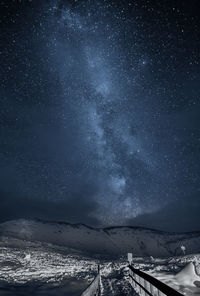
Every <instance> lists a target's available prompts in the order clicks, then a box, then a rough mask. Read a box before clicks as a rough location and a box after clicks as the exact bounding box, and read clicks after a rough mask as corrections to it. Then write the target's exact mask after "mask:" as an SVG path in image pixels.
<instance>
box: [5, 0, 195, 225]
mask: <svg viewBox="0 0 200 296" xmlns="http://www.w3.org/2000/svg"><path fill="white" fill-rule="evenodd" d="M3 2H4V1H3ZM3 2H2V7H3V8H4V10H3V12H2V15H3V25H4V27H3V30H2V32H3V35H2V36H3V44H4V48H3V49H2V50H1V59H2V60H1V61H2V62H1V64H2V71H1V72H2V73H1V75H2V76H1V77H2V80H1V95H2V102H1V106H2V108H1V137H2V141H1V155H0V159H1V163H2V168H1V171H0V175H1V180H2V184H1V195H2V201H3V206H4V209H5V211H4V214H2V217H1V220H7V219H14V218H19V217H26V218H42V219H49V220H52V219H56V220H64V221H69V222H85V223H89V224H95V225H99V224H103V225H111V224H125V223H129V224H134V223H136V222H137V221H139V222H138V223H140V224H142V225H145V226H149V225H148V223H149V222H145V221H146V217H149V216H148V215H154V213H155V216H156V213H162V209H164V211H169V207H170V205H172V206H174V207H175V208H176V209H178V211H179V209H180V213H179V212H178V213H177V216H178V217H179V215H180V217H182V216H184V213H185V209H186V208H187V207H188V206H189V207H190V210H191V216H192V215H194V216H195V215H196V212H195V211H196V210H195V209H197V208H199V207H200V204H199V201H198V200H199V199H198V194H199V143H200V133H199V127H200V122H199V119H198V118H199V117H198V116H199V87H198V84H199V80H200V71H199V45H200V42H199V23H198V18H197V14H196V10H195V6H192V5H189V4H187V3H184V1H180V2H177V3H175V4H176V5H175V4H174V5H173V4H172V3H170V2H168V1H164V2H163V3H160V1H155V3H154V4H152V3H151V1H119V2H118V1H108V0H105V1H50V2H47V1H44V2H42V3H39V1H38V2H37V1H35V2H34V1H30V2H18V1H16V2H15V1H14V2H13V3H12V4H11V5H10V6H9V5H6V2H5V3H3ZM185 2H186V1H185ZM194 2H195V1H194ZM11 185H12V186H11ZM15 207H16V208H15ZM182 208H184V211H183V210H182ZM165 209H166V210H165ZM159 211H161V212H159ZM183 212H184V213H183ZM152 213H153V214H152ZM159 215H161V216H162V214H159ZM138 217H139V219H140V217H143V218H141V219H140V220H137V219H138ZM150 217H151V216H150ZM167 217H170V214H169V215H168V216H167ZM195 217H196V216H195ZM167 219H168V218H167ZM192 219H193V218H191V221H192V222H187V223H188V224H191V225H192V226H191V227H194V225H195V223H196V220H195V219H196V218H194V220H192ZM150 220H151V218H150ZM147 221H148V220H147ZM158 221H160V220H158ZM145 223H146V224H145ZM158 223H159V222H158ZM150 226H151V225H150ZM153 226H155V225H153ZM159 227H161V228H162V225H160V226H159ZM163 228H169V229H170V230H171V228H172V227H170V226H166V225H164V224H163Z"/></svg>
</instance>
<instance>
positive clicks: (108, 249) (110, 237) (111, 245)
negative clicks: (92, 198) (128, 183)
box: [0, 219, 200, 257]
mask: <svg viewBox="0 0 200 296" xmlns="http://www.w3.org/2000/svg"><path fill="white" fill-rule="evenodd" d="M0 235H1V236H4V237H15V238H18V239H22V240H27V241H34V242H36V241H40V242H45V243H51V244H54V245H60V246H65V247H68V248H72V249H75V250H79V251H83V252H89V253H90V254H92V253H94V254H110V255H111V254H113V255H122V254H123V255H124V254H125V253H127V252H132V253H133V254H134V256H161V257H162V256H171V255H179V254H182V250H181V246H184V247H185V252H186V254H192V253H199V252H200V231H199V232H189V233H168V232H162V231H157V230H152V229H146V228H141V227H128V226H119V227H109V228H92V227H89V226H86V225H83V224H68V223H62V222H43V221H37V220H36V221H35V220H22V219H20V220H15V221H9V222H5V223H1V224H0Z"/></svg>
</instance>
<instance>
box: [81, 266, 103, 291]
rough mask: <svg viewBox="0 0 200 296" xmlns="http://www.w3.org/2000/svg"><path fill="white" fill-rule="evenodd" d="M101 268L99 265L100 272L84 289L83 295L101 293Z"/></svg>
mask: <svg viewBox="0 0 200 296" xmlns="http://www.w3.org/2000/svg"><path fill="white" fill-rule="evenodd" d="M100 280H101V274H100V268H99V266H98V274H97V276H96V277H95V279H94V280H93V281H92V282H91V283H90V285H89V286H88V287H87V288H86V289H85V291H83V293H82V294H81V296H99V295H100Z"/></svg>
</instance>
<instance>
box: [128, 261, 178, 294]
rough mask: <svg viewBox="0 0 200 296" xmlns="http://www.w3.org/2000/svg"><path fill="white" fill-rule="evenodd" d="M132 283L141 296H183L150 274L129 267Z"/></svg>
mask: <svg viewBox="0 0 200 296" xmlns="http://www.w3.org/2000/svg"><path fill="white" fill-rule="evenodd" d="M128 267H129V278H130V283H131V285H132V286H133V288H134V289H135V290H136V292H137V293H138V294H139V295H140V296H164V295H166V296H183V294H180V293H179V292H178V291H176V290H174V289H173V288H171V287H169V286H168V285H166V284H164V283H162V282H160V281H159V280H157V279H156V278H154V277H152V276H150V275H149V274H147V273H145V272H142V271H140V270H138V269H135V268H134V267H133V266H131V265H129V266H128Z"/></svg>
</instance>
